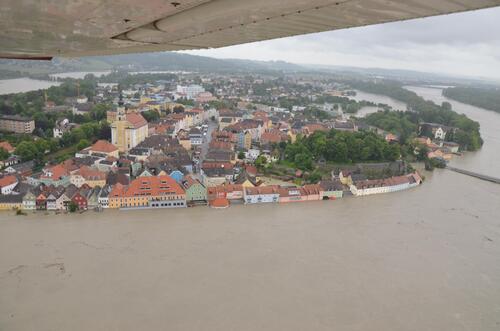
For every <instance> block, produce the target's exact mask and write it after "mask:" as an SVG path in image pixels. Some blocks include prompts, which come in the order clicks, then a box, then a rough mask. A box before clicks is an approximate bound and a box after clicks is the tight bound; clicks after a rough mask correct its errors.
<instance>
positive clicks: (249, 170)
mask: <svg viewBox="0 0 500 331" xmlns="http://www.w3.org/2000/svg"><path fill="white" fill-rule="evenodd" d="M245 171H246V172H247V174H249V175H250V176H256V175H257V168H256V167H255V166H253V165H251V164H248V165H247V166H246V167H245Z"/></svg>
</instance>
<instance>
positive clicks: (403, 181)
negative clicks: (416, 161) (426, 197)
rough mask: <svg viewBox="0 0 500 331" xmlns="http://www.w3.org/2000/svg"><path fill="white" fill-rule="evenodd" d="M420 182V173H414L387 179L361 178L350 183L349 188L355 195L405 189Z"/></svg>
mask: <svg viewBox="0 0 500 331" xmlns="http://www.w3.org/2000/svg"><path fill="white" fill-rule="evenodd" d="M421 182H422V178H421V177H420V175H419V174H418V173H414V174H409V175H406V176H398V177H391V178H387V179H374V180H363V181H359V182H356V183H354V184H352V185H351V186H350V189H351V192H352V194H353V195H355V196H365V195H372V194H381V193H391V192H397V191H402V190H407V189H409V188H412V187H415V186H418V185H420V183H421Z"/></svg>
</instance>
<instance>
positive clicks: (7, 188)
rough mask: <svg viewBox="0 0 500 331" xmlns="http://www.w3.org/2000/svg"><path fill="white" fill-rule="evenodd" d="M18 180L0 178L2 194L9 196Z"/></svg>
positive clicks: (8, 177)
mask: <svg viewBox="0 0 500 331" xmlns="http://www.w3.org/2000/svg"><path fill="white" fill-rule="evenodd" d="M17 183H18V180H17V178H16V176H12V175H9V176H4V177H2V178H0V188H1V192H2V194H10V193H11V192H12V190H13V189H14V187H16V186H17Z"/></svg>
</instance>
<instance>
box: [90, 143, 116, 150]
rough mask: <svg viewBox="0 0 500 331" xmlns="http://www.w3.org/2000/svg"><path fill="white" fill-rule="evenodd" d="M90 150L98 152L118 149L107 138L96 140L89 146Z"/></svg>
mask: <svg viewBox="0 0 500 331" xmlns="http://www.w3.org/2000/svg"><path fill="white" fill-rule="evenodd" d="M90 150H91V151H93V152H98V153H112V152H115V151H117V150H118V147H116V146H115V145H113V144H112V143H110V142H109V141H107V140H98V141H96V142H95V144H93V145H92V146H90Z"/></svg>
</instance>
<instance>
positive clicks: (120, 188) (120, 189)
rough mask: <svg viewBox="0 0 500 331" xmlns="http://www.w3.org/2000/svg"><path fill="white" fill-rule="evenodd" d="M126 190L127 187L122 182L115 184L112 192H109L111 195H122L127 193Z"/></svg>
mask: <svg viewBox="0 0 500 331" xmlns="http://www.w3.org/2000/svg"><path fill="white" fill-rule="evenodd" d="M125 190H126V187H125V186H124V185H122V184H120V183H117V184H116V185H115V186H113V189H112V190H111V192H109V197H110V198H112V197H122V196H124V195H125Z"/></svg>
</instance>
